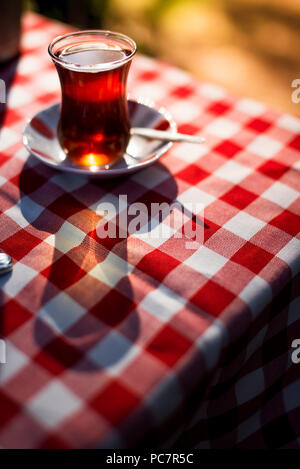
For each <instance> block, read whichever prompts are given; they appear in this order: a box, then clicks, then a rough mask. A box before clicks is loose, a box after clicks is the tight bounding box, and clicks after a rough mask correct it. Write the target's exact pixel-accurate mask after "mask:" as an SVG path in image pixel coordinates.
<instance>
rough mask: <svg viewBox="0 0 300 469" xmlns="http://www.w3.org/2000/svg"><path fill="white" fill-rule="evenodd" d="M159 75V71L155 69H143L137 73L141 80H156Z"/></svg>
mask: <svg viewBox="0 0 300 469" xmlns="http://www.w3.org/2000/svg"><path fill="white" fill-rule="evenodd" d="M158 77H159V73H158V72H157V71H156V70H145V71H144V72H142V73H140V74H139V79H140V80H143V81H151V80H156V79H157V78H158Z"/></svg>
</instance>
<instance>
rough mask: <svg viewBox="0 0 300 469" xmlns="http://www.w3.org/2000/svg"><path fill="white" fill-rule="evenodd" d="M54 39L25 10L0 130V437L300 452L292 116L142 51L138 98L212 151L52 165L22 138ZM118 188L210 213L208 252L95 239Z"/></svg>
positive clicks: (53, 86)
mask: <svg viewBox="0 0 300 469" xmlns="http://www.w3.org/2000/svg"><path fill="white" fill-rule="evenodd" d="M65 30H66V27H64V26H62V25H60V24H58V23H55V22H51V21H49V20H46V19H45V18H42V17H39V16H36V15H33V14H28V15H27V16H26V17H25V19H24V34H23V44H22V45H23V54H22V57H21V59H20V60H19V63H18V66H17V74H16V76H15V77H14V81H13V86H12V87H11V89H10V90H9V96H8V106H7V112H6V114H5V116H4V119H3V123H2V129H1V133H0V151H1V154H0V155H1V157H0V158H1V159H0V162H1V167H0V168H1V169H0V226H1V230H0V247H1V248H2V249H3V250H5V251H6V252H8V253H9V254H10V255H11V256H12V257H13V258H14V262H15V264H14V270H13V273H12V275H10V276H5V277H2V278H0V285H1V295H0V304H1V305H2V306H1V316H0V318H1V323H0V325H1V333H0V336H1V337H2V338H4V339H5V341H6V344H7V364H6V365H0V383H1V387H0V445H1V446H2V447H4V448H16V447H26V448H46V447H48V448H49V447H51V448H54V447H55V448H57V447H64V448H65V447H67V448H69V447H71V448H72V447H73V448H86V447H96V446H97V447H98V446H102V447H118V448H121V447H135V446H140V447H144V446H146V447H153V446H156V445H158V446H161V445H164V446H171V445H177V446H179V445H181V446H196V447H234V446H237V447H298V446H299V438H300V424H299V421H300V420H299V418H298V415H299V412H300V399H299V395H300V394H299V391H300V382H299V375H298V373H299V372H298V369H300V368H297V365H294V364H292V362H291V360H290V356H289V355H290V351H291V343H292V341H293V340H294V339H295V338H300V324H299V320H298V316H299V314H300V296H299V291H300V289H299V286H300V282H299V275H298V273H299V271H300V237H299V231H300V198H299V195H300V194H299V187H300V185H299V170H300V157H299V148H300V121H299V120H298V119H297V118H295V117H292V116H289V115H283V114H279V113H276V112H273V111H270V110H269V109H267V108H266V107H265V106H264V105H263V104H261V103H257V102H255V101H252V100H249V99H239V100H237V99H235V98H233V97H231V96H229V95H228V94H227V93H226V92H225V91H224V90H222V89H220V88H218V87H215V86H212V85H208V84H199V83H198V82H196V81H194V80H193V79H191V77H190V76H189V75H187V74H186V73H184V72H181V71H179V70H176V69H175V68H173V67H171V66H168V65H166V64H162V63H160V62H157V61H153V60H150V59H147V58H145V57H141V56H137V57H136V58H135V59H134V63H133V65H132V69H131V75H130V80H129V89H130V93H131V96H136V97H139V96H142V97H146V98H147V99H150V100H154V101H155V102H156V103H157V105H163V106H164V107H166V108H167V109H168V110H169V111H170V112H171V113H172V115H173V117H174V119H175V121H176V122H177V123H178V126H179V130H180V131H182V132H188V133H192V134H200V135H203V136H205V137H206V138H207V143H206V144H205V145H202V146H191V145H186V144H180V145H176V146H174V147H173V148H172V150H171V151H170V152H169V153H168V154H166V155H165V156H164V157H163V158H162V160H161V163H157V164H156V165H154V166H153V167H151V168H149V169H147V170H144V171H143V172H140V173H136V174H135V175H133V176H131V177H130V178H128V179H120V180H112V181H109V182H97V181H90V182H89V181H88V180H86V179H83V178H80V177H73V176H70V175H65V174H61V173H58V172H55V171H53V170H51V169H49V168H47V167H46V166H44V165H42V164H40V163H38V162H37V161H36V160H35V159H34V158H33V157H31V156H29V155H28V153H27V152H26V150H25V149H24V148H23V147H22V143H21V131H22V129H23V126H24V121H25V119H26V117H27V116H28V115H31V114H32V113H34V112H36V111H38V110H40V109H41V108H42V107H43V106H46V105H48V104H52V103H54V102H56V101H57V100H58V99H59V84H58V80H57V77H56V72H55V70H54V67H53V65H52V64H51V63H50V61H49V59H48V57H47V52H46V46H47V44H48V43H49V42H50V40H51V39H52V38H53V37H54V36H56V35H58V34H61V33H62V32H63V31H65ZM7 77H8V75H7V76H6V79H8V78H7ZM1 78H4V76H2V77H1ZM119 194H127V195H128V203H132V202H136V201H138V202H143V203H146V204H150V203H151V202H163V201H167V202H171V201H173V200H179V201H180V202H181V203H182V204H188V203H202V204H204V205H205V220H204V221H205V230H204V235H205V242H204V246H202V247H201V248H200V249H198V250H188V249H186V247H185V240H184V239H178V238H176V237H175V236H174V233H173V232H171V231H170V233H169V239H159V238H151V239H147V238H145V237H144V236H140V235H136V236H135V235H131V236H129V237H128V238H127V239H121V238H120V239H113V240H101V239H99V238H98V237H97V233H96V226H97V223H98V220H99V215H98V214H97V211H96V207H97V204H98V203H99V201H112V202H113V201H115V200H116V199H117V197H118V195H119ZM121 209H122V210H125V209H126V206H123V207H122V208H121ZM186 223H191V221H186ZM299 366H300V365H299Z"/></svg>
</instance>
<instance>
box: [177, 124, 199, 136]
mask: <svg viewBox="0 0 300 469" xmlns="http://www.w3.org/2000/svg"><path fill="white" fill-rule="evenodd" d="M198 131H199V127H196V126H195V125H193V124H182V125H179V126H178V132H179V133H182V134H191V135H194V134H196V133H197V132H198Z"/></svg>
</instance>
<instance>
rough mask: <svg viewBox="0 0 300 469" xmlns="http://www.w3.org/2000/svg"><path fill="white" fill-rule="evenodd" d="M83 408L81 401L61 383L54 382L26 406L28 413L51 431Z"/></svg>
mask: <svg viewBox="0 0 300 469" xmlns="http://www.w3.org/2000/svg"><path fill="white" fill-rule="evenodd" d="M81 407H82V402H81V400H80V399H79V398H78V397H77V396H75V394H73V393H72V392H71V391H69V390H68V389H67V388H66V387H65V386H64V385H63V384H61V383H60V382H59V381H52V382H51V383H50V384H49V385H48V386H46V388H43V389H42V391H40V392H39V393H38V394H36V395H35V396H34V397H33V398H32V399H31V400H30V401H29V402H28V403H27V405H26V408H27V411H28V412H29V413H30V414H31V415H32V416H33V417H34V418H35V419H36V420H37V421H38V422H40V423H41V424H42V425H44V426H45V427H47V428H49V429H54V428H55V427H57V426H58V425H59V424H60V423H61V422H62V421H63V420H66V419H67V418H68V417H70V416H72V415H73V414H74V413H75V412H77V411H78V410H79V409H80V408H81Z"/></svg>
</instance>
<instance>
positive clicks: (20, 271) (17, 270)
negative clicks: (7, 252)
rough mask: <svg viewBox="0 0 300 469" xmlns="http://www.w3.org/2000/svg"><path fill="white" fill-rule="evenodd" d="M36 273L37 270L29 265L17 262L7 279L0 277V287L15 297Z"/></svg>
mask: <svg viewBox="0 0 300 469" xmlns="http://www.w3.org/2000/svg"><path fill="white" fill-rule="evenodd" d="M36 275H37V272H36V271H35V270H33V269H31V267H28V266H27V265H24V264H22V263H21V262H17V263H16V264H14V268H13V270H12V274H11V276H10V277H9V279H8V280H7V279H6V278H4V277H2V278H0V288H2V291H4V292H5V293H7V294H8V295H10V296H11V297H15V296H16V295H17V294H18V293H19V292H20V291H21V290H22V289H23V288H24V287H26V285H27V284H28V283H29V282H30V281H31V280H32V279H33V278H34V277H35V276H36Z"/></svg>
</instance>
